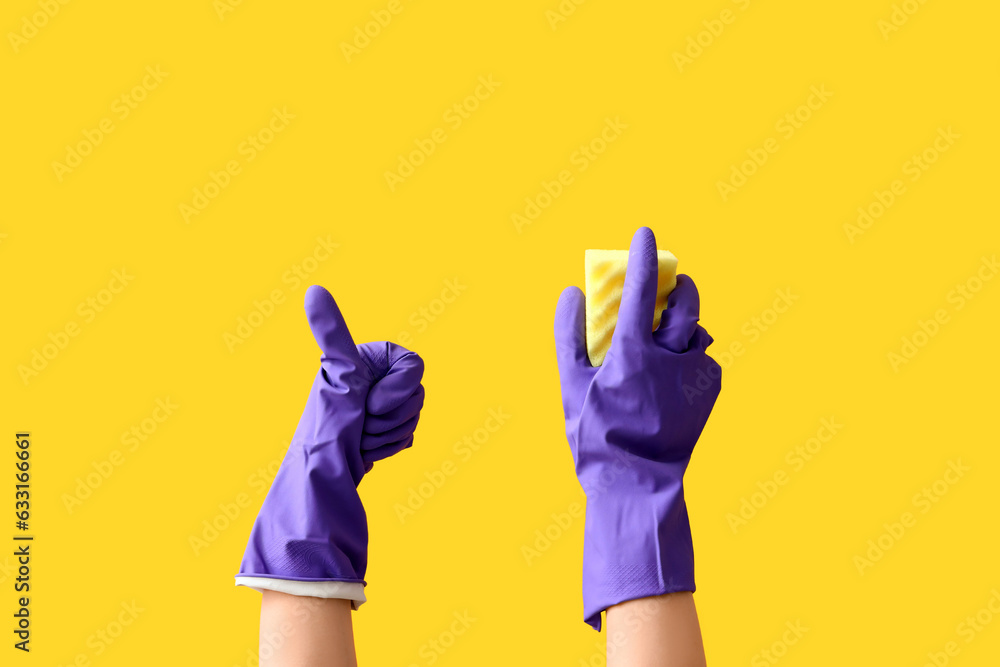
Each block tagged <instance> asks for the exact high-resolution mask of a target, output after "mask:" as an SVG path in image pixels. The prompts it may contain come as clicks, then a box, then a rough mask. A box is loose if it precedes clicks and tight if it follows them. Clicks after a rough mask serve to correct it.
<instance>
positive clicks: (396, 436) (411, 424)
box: [361, 414, 420, 452]
mask: <svg viewBox="0 0 1000 667" xmlns="http://www.w3.org/2000/svg"><path fill="white" fill-rule="evenodd" d="M418 421H420V415H419V414H417V415H416V416H414V417H411V418H410V419H407V420H406V421H405V422H403V423H402V424H400V425H399V426H396V427H395V428H391V429H389V430H388V431H385V432H384V433H362V434H361V451H363V452H365V451H369V450H372V449H376V448H378V447H381V446H383V445H388V444H389V443H392V442H396V441H398V440H402V439H404V438H407V437H409V436H411V435H413V431H414V430H415V429H416V428H417V422H418Z"/></svg>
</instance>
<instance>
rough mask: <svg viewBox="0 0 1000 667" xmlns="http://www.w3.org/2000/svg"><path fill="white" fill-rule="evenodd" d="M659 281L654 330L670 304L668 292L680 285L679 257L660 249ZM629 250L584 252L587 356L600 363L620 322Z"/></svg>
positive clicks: (654, 311) (596, 364) (595, 362)
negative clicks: (619, 316)
mask: <svg viewBox="0 0 1000 667" xmlns="http://www.w3.org/2000/svg"><path fill="white" fill-rule="evenodd" d="M657 259H658V260H659V280H658V281H657V285H656V307H655V309H654V310H653V330H654V331H655V330H656V328H657V327H658V326H660V315H661V314H662V313H663V309H664V308H666V307H667V295H669V294H670V292H672V291H673V289H674V287H675V286H676V285H677V258H676V257H674V256H673V255H672V254H671V253H669V252H667V251H666V250H659V251H657ZM627 264H628V250H588V251H586V253H584V265H585V270H586V274H587V276H586V292H587V356H589V357H590V363H591V364H593V365H594V366H600V365H601V364H602V363H604V355H606V354H607V353H608V348H610V347H611V334H612V333H614V330H615V324H616V323H617V322H618V305H619V304H620V303H621V301H622V288H623V287H624V286H625V266H626V265H627Z"/></svg>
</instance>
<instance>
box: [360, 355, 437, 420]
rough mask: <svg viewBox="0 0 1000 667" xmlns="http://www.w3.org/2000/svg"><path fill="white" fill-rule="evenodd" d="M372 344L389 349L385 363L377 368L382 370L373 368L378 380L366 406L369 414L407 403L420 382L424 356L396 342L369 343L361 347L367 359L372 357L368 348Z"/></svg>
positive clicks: (387, 410)
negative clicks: (422, 357)
mask: <svg viewBox="0 0 1000 667" xmlns="http://www.w3.org/2000/svg"><path fill="white" fill-rule="evenodd" d="M369 345H371V346H377V345H385V350H386V352H385V356H384V359H385V361H384V362H382V364H383V365H382V366H381V367H380V368H378V369H377V370H379V371H382V372H381V373H376V372H375V370H376V369H373V373H374V375H375V378H376V381H375V383H374V384H373V385H372V387H371V389H370V390H369V391H368V402H367V404H366V409H367V411H368V413H369V414H373V415H384V414H386V413H387V412H389V411H391V410H395V409H396V408H398V407H399V406H401V405H402V404H403V403H405V402H406V400H407V399H409V398H410V396H412V395H413V392H415V391H416V390H417V387H419V386H420V381H421V379H423V377H424V360H423V359H421V358H420V356H419V355H418V354H417V353H415V352H410V351H409V350H407V349H406V348H405V347H402V346H400V345H396V344H395V343H366V344H365V345H362V346H360V348H359V351H360V352H361V354H362V356H363V357H364V358H365V359H366V361H370V360H373V357H372V352H371V351H370V350H368V349H366V348H367V347H368V346H369ZM376 356H377V355H376ZM372 363H374V361H373V362H372Z"/></svg>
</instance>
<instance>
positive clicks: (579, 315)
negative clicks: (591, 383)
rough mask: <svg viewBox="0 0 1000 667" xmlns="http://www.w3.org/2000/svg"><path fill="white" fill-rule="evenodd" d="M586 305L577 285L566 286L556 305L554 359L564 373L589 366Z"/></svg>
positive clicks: (562, 373) (561, 372) (560, 371)
mask: <svg viewBox="0 0 1000 667" xmlns="http://www.w3.org/2000/svg"><path fill="white" fill-rule="evenodd" d="M585 318H586V306H585V300H584V297H583V292H582V291H581V290H580V288H579V287H567V288H566V289H564V290H563V292H562V294H560V295H559V303H558V304H557V305H556V319H555V337H556V361H557V362H558V364H559V373H560V374H561V375H564V376H565V375H566V374H570V373H574V372H577V371H579V370H581V369H584V368H588V367H590V359H589V358H588V357H587V330H586V319H585Z"/></svg>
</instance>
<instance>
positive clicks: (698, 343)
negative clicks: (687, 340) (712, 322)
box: [688, 324, 715, 352]
mask: <svg viewBox="0 0 1000 667" xmlns="http://www.w3.org/2000/svg"><path fill="white" fill-rule="evenodd" d="M714 342H715V339H714V338H712V337H711V336H710V335H709V334H708V332H707V331H705V328H704V327H703V326H701V325H700V324H699V325H698V326H697V327H696V328H695V331H694V336H692V337H691V344H690V345H689V346H688V349H689V350H690V349H697V350H701V351H702V352H704V351H705V350H707V349H708V346H709V345H711V344H712V343H714Z"/></svg>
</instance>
